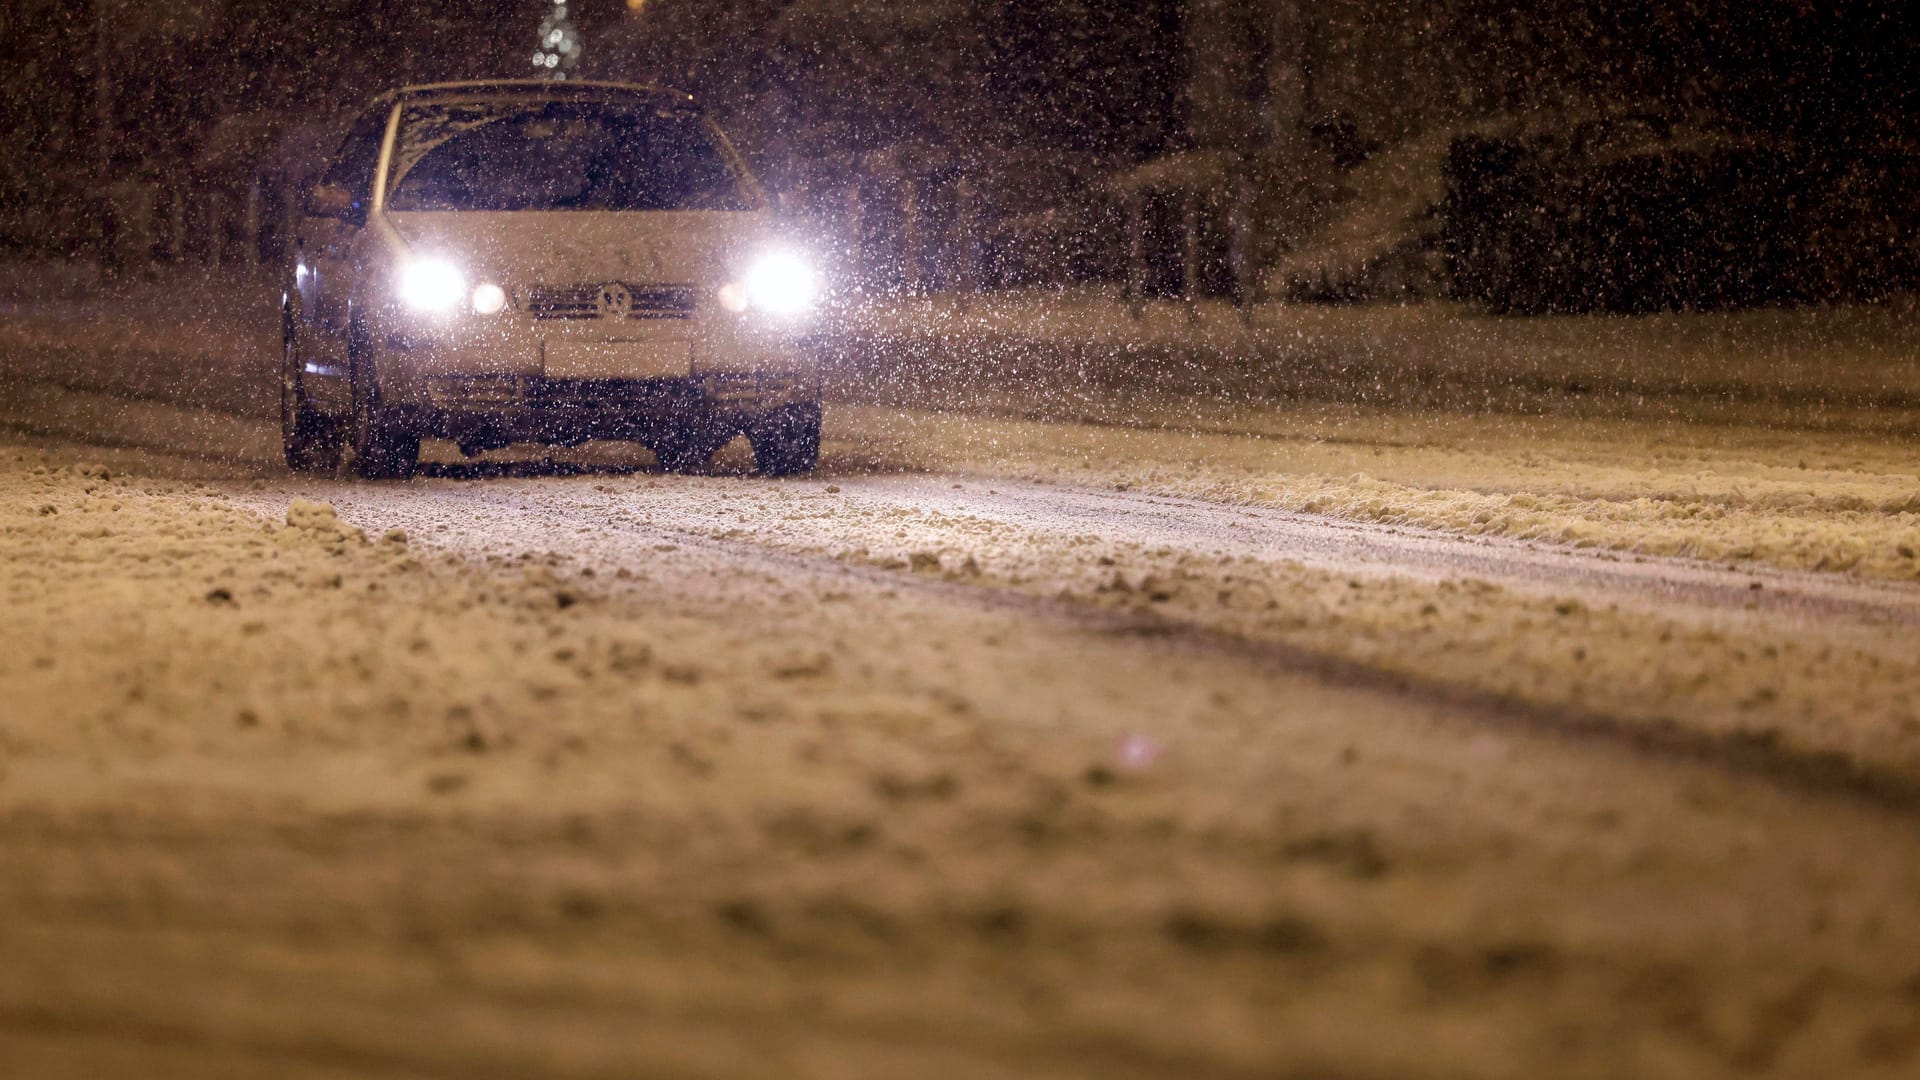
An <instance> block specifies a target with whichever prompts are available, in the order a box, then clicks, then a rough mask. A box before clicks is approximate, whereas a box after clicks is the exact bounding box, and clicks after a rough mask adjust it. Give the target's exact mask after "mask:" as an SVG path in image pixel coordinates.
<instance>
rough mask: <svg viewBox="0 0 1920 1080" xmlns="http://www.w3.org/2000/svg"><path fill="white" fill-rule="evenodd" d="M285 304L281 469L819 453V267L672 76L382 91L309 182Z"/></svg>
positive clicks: (793, 460)
mask: <svg viewBox="0 0 1920 1080" xmlns="http://www.w3.org/2000/svg"><path fill="white" fill-rule="evenodd" d="M296 231H297V239H296V243H295V248H294V258H293V261H292V265H291V266H290V267H289V268H288V272H287V280H286V286H285V294H284V301H283V305H282V325H283V337H284V343H285V352H284V357H283V359H282V363H281V410H280V412H281V429H282V436H283V443H284V446H285V450H286V459H287V463H288V464H289V465H290V466H291V467H293V468H294V469H296V470H303V471H307V470H322V469H325V470H331V469H335V468H337V467H339V466H340V464H341V463H342V461H343V459H344V460H345V461H346V462H347V463H348V464H350V465H351V467H352V468H353V469H354V470H355V471H357V472H358V473H359V474H360V475H362V476H366V477H375V478H377V477H404V476H407V475H409V474H411V473H412V472H413V470H414V468H415V465H416V464H417V462H418V459H419V453H420V440H421V439H422V438H423V437H437V438H445V439H450V440H452V441H454V442H456V443H458V444H459V446H460V448H461V450H462V451H463V452H465V453H468V454H474V453H479V452H481V451H483V450H487V449H493V448H498V447H502V446H506V445H508V444H509V443H515V442H545V443H556V444H562V445H571V444H575V443H579V442H583V441H585V440H587V439H632V440H636V441H638V442H640V443H643V444H645V445H646V446H648V447H650V448H652V450H653V451H654V454H655V456H656V457H658V458H659V460H660V463H661V465H662V466H663V467H665V468H668V469H672V470H688V469H698V468H700V467H702V466H703V465H704V464H705V463H706V462H707V460H708V459H710V458H711V457H712V455H713V453H714V451H715V450H717V449H719V447H720V446H722V445H724V444H725V443H726V442H727V441H729V440H731V439H732V438H733V437H734V436H735V435H737V434H743V433H744V434H745V435H746V437H747V439H748V441H749V442H750V443H751V444H752V446H753V454H754V461H755V464H756V465H757V467H758V468H759V470H760V471H761V472H762V473H764V474H768V475H774V476H786V475H792V474H796V473H804V472H808V471H810V470H812V469H813V467H814V464H815V462H816V460H817V458H818V456H819V448H820V380H819V370H818V367H817V363H816V361H815V360H814V359H813V358H812V355H811V353H810V352H809V351H808V350H807V349H805V348H803V338H804V336H805V334H806V333H807V330H808V326H807V323H808V318H809V315H810V313H811V310H812V308H813V306H814V305H815V303H816V302H817V300H818V292H819V289H820V285H819V281H818V279H817V278H816V276H815V274H814V271H813V270H812V269H811V267H810V266H809V263H808V261H807V259H806V258H805V256H804V254H803V253H802V252H801V251H800V250H799V249H797V248H796V247H794V246H791V245H790V244H787V243H784V242H783V241H782V239H781V238H780V236H779V235H778V232H777V229H776V223H775V220H774V213H773V208H772V206H771V204H770V202H769V200H768V198H767V197H766V195H765V194H763V193H762V191H761V190H760V187H759V185H758V184H757V183H756V182H755V181H754V179H753V177H752V176H751V175H750V174H749V173H748V171H747V169H746V168H745V166H744V165H743V164H742V163H741V161H740V158H739V155H738V154H736V153H735V152H734V150H733V148H732V146H730V145H729V144H728V142H727V140H726V138H725V136H723V135H722V134H721V133H720V131H719V130H718V129H717V128H716V127H715V126H714V125H713V124H712V122H711V121H709V120H708V119H707V118H706V117H705V116H703V115H702V113H701V110H700V108H699V106H698V105H696V104H695V103H694V102H693V101H692V99H690V98H688V97H687V96H686V95H684V94H678V93H672V92H667V91H661V90H654V89H648V88H644V87H636V86H625V85H618V84H610V83H578V82H493V83H457V84H443V85H434V86H415V87H407V88H405V89H401V90H396V91H393V92H391V93H388V94H386V95H384V96H382V97H380V98H378V99H377V100H376V101H375V102H374V104H373V106H372V107H371V108H370V109H368V110H367V111H366V112H365V113H363V114H361V116H360V117H359V118H358V120H356V121H355V122H354V124H353V125H352V127H351V128H350V130H349V131H348V133H347V136H346V138H345V140H344V141H343V142H342V143H341V146H340V149H339V151H338V152H337V153H336V154H335V155H334V158H333V161H332V163H331V164H330V165H329V167H328V168H327V170H326V172H325V174H324V175H323V176H322V177H321V178H320V180H319V182H318V183H317V184H316V185H315V186H314V187H313V188H312V189H311V190H310V191H309V192H308V194H307V197H306V200H305V204H304V214H303V216H302V219H301V222H300V226H299V228H298V230H296Z"/></svg>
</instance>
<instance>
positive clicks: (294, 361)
mask: <svg viewBox="0 0 1920 1080" xmlns="http://www.w3.org/2000/svg"><path fill="white" fill-rule="evenodd" d="M281 338H282V342H281V356H280V450H281V453H282V454H283V455H284V456H285V457H286V460H287V468H289V469H292V470H293V471H294V472H302V473H317V472H332V471H334V470H335V469H338V468H339V467H340V458H341V455H342V453H343V452H344V451H345V449H346V438H345V436H344V433H343V432H342V431H341V430H340V422H339V421H338V420H336V419H334V418H333V417H331V416H327V415H325V414H324V413H321V412H320V411H319V410H317V409H315V408H314V407H313V403H312V402H310V401H308V400H307V390H306V385H305V382H304V379H303V376H304V375H305V372H306V363H305V360H304V359H303V358H302V356H301V354H300V339H299V335H298V333H297V332H296V331H295V329H294V325H293V318H292V314H291V313H290V312H285V311H283V312H282V313H281Z"/></svg>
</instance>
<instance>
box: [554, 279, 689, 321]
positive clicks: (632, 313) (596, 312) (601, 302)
mask: <svg viewBox="0 0 1920 1080" xmlns="http://www.w3.org/2000/svg"><path fill="white" fill-rule="evenodd" d="M622 290H624V294H625V296H626V297H627V298H628V303H627V305H626V316H625V317H626V318H629V319H686V318H691V317H692V316H693V311H694V307H695V293H696V290H695V289H694V287H693V286H691V285H634V284H631V283H628V282H617V281H609V282H599V283H594V284H587V285H534V286H531V287H529V288H528V289H527V292H526V303H525V307H526V309H527V313H528V314H530V315H532V316H533V317H534V318H536V319H600V318H607V317H609V316H617V315H618V314H619V311H620V308H621V306H622V305H621V303H620V299H619V297H620V295H621V291H622Z"/></svg>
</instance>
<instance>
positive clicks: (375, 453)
mask: <svg viewBox="0 0 1920 1080" xmlns="http://www.w3.org/2000/svg"><path fill="white" fill-rule="evenodd" d="M355 330H356V332H355V334H354V335H353V338H354V345H355V346H356V347H355V348H354V349H353V350H352V351H353V360H352V369H353V374H352V382H353V426H352V436H353V437H352V444H353V470H354V472H356V473H359V474H360V475H361V476H363V477H365V478H366V479H368V480H404V479H406V478H407V477H409V476H412V475H413V470H414V469H415V467H417V466H418V465H419V463H420V436H419V435H418V434H417V433H415V432H412V431H408V430H407V429H406V428H405V427H403V426H402V425H401V423H400V417H398V416H397V415H396V414H395V413H394V411H393V410H392V409H389V408H386V407H385V406H383V405H382V404H381V403H380V386H379V382H378V381H377V380H376V379H375V378H374V371H373V361H372V358H371V357H370V356H369V355H368V353H369V350H367V349H366V348H364V347H363V346H364V334H363V333H360V332H358V331H359V327H358V326H357V325H356V327H355Z"/></svg>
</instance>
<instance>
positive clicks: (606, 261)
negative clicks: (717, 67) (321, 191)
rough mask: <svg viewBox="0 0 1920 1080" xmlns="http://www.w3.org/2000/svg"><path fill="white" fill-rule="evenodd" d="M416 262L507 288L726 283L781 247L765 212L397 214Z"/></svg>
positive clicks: (392, 216)
mask: <svg viewBox="0 0 1920 1080" xmlns="http://www.w3.org/2000/svg"><path fill="white" fill-rule="evenodd" d="M386 219H387V221H388V223H389V224H390V225H391V226H392V227H393V231H394V232H395V233H397V234H398V235H399V237H400V238H401V240H403V241H404V244H405V247H406V248H407V250H408V251H409V252H411V253H412V254H415V255H436V256H440V257H443V258H447V259H450V260H453V261H454V262H456V263H458V264H459V265H460V266H461V267H462V268H463V269H465V270H466V272H467V273H468V274H469V275H470V278H473V279H484V280H491V281H497V282H502V283H505V284H519V283H546V284H570V283H576V282H600V281H627V282H660V283H674V284H712V285H720V284H723V283H725V282H726V281H728V280H730V279H731V278H732V277H733V276H734V275H735V274H737V273H738V272H739V270H740V268H741V267H742V266H743V264H745V263H746V262H747V261H748V260H750V259H751V258H752V257H753V256H754V255H755V254H757V253H758V252H760V251H763V250H766V249H767V248H769V247H772V246H775V245H774V244H773V238H772V236H771V234H770V229H769V225H770V219H769V215H767V214H765V213H762V212H757V211H684V212H681V211H647V212H606V213H601V212H596V211H578V210H566V211H516V212H512V213H488V212H484V211H460V212H437V211H436V212H427V211H407V212H392V213H388V214H387V215H386Z"/></svg>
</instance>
